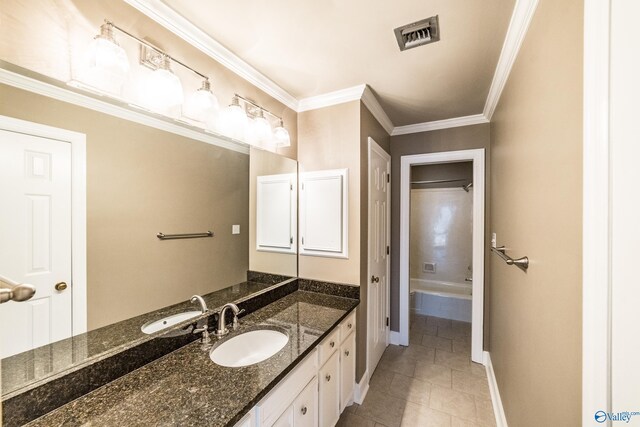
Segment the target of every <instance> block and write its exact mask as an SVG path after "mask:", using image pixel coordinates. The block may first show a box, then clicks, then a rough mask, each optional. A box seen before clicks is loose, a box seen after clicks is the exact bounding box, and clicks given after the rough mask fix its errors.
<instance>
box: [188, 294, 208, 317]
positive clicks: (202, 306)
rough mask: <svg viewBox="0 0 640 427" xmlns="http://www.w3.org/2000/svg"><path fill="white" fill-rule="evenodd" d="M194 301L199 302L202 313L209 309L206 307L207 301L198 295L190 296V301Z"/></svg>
mask: <svg viewBox="0 0 640 427" xmlns="http://www.w3.org/2000/svg"><path fill="white" fill-rule="evenodd" d="M196 301H197V302H199V303H200V310H202V314H205V313H206V312H207V311H209V309H208V308H207V303H206V302H204V298H202V297H201V296H200V295H194V296H192V297H191V302H192V303H195V302H196Z"/></svg>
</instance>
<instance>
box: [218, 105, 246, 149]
mask: <svg viewBox="0 0 640 427" xmlns="http://www.w3.org/2000/svg"><path fill="white" fill-rule="evenodd" d="M220 116H221V117H220V123H219V126H218V129H219V130H220V132H222V134H223V135H226V136H228V137H229V138H234V139H237V140H239V141H244V140H245V137H246V133H247V125H248V123H247V114H246V113H245V112H244V110H243V109H242V107H241V106H240V99H239V97H238V95H236V96H234V97H233V98H232V99H231V104H230V105H229V106H228V107H227V108H225V109H224V111H223V112H222V114H221V115H220Z"/></svg>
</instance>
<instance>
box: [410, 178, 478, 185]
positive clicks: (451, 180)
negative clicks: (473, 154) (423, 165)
mask: <svg viewBox="0 0 640 427" xmlns="http://www.w3.org/2000/svg"><path fill="white" fill-rule="evenodd" d="M456 181H467V180H466V179H464V178H461V179H435V180H431V181H411V184H441V183H443V182H456Z"/></svg>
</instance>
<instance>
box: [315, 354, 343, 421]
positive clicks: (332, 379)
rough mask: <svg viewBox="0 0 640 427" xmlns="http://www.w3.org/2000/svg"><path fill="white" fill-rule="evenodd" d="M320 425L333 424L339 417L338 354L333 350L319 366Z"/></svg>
mask: <svg viewBox="0 0 640 427" xmlns="http://www.w3.org/2000/svg"><path fill="white" fill-rule="evenodd" d="M319 377H320V405H319V406H320V408H319V409H320V410H319V412H320V426H322V427H324V426H334V425H336V423H337V422H338V419H339V418H340V355H339V354H338V352H337V351H336V352H334V353H333V355H332V356H331V357H329V360H327V362H326V363H325V364H324V365H323V366H322V368H320V375H319Z"/></svg>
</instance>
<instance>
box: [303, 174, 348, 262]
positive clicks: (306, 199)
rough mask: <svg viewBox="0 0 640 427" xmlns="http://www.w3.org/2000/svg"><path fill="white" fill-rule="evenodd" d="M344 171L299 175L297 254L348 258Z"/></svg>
mask: <svg viewBox="0 0 640 427" xmlns="http://www.w3.org/2000/svg"><path fill="white" fill-rule="evenodd" d="M347 177H348V169H336V170H326V171H316V172H304V173H302V174H301V175H300V255H311V256H324V257H334V258H347V257H348V236H349V230H348V222H349V215H348V194H347V188H348V185H347Z"/></svg>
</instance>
